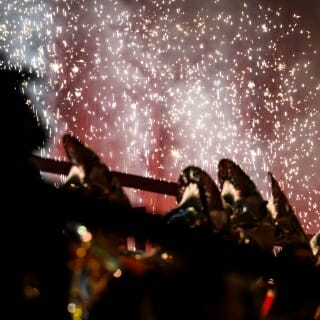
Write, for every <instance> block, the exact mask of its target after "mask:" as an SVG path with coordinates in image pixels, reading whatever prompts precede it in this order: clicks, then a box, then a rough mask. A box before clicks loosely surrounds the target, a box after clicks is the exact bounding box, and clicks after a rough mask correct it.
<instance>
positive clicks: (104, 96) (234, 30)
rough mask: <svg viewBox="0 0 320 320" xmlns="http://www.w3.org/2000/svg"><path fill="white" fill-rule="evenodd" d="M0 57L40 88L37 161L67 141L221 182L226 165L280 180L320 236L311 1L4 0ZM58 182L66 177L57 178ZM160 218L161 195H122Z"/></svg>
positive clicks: (319, 14)
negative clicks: (42, 134) (199, 171)
mask: <svg viewBox="0 0 320 320" xmlns="http://www.w3.org/2000/svg"><path fill="white" fill-rule="evenodd" d="M0 8H1V11H0V50H1V51H5V52H6V53H7V54H8V56H9V58H10V63H11V64H12V65H13V66H14V67H19V66H27V67H28V68H31V69H32V70H35V71H36V72H37V73H38V75H39V79H38V81H37V83H35V84H31V85H30V86H29V87H30V94H31V95H32V97H33V98H34V108H35V111H36V112H37V114H38V116H39V119H40V120H41V121H43V122H44V123H45V124H46V129H47V134H48V138H49V139H48V143H47V145H46V147H45V148H44V149H42V150H39V154H40V155H41V156H44V157H49V158H54V159H60V160H67V159H66V155H65V152H64V150H63V147H62V143H61V138H62V136H63V134H65V133H73V134H74V135H76V136H77V137H79V138H80V139H81V140H82V141H83V142H85V143H86V144H88V145H89V146H90V147H91V149H92V150H94V151H95V152H96V153H97V154H98V155H99V156H100V157H101V159H102V160H103V161H104V162H105V163H106V164H107V165H108V166H109V167H110V168H111V169H112V170H116V171H120V172H127V173H131V174H137V175H141V176H145V177H154V178H157V179H164V180H167V181H177V178H178V175H179V173H180V172H181V171H182V169H183V168H185V167H186V166H188V165H191V164H194V165H197V166H200V167H201V168H203V169H204V170H206V171H207V172H208V173H209V174H210V175H211V176H212V178H213V179H214V180H215V181H217V165H218V162H219V160H220V159H222V158H230V159H232V160H234V161H235V162H236V163H237V164H238V165H240V166H241V167H242V168H243V169H244V170H245V171H246V172H247V173H248V175H249V176H250V177H251V178H252V180H253V181H254V182H255V183H256V185H257V187H258V189H259V190H260V191H261V193H262V195H263V197H264V198H265V199H268V198H269V196H270V192H271V186H270V184H269V180H268V176H267V172H268V171H271V172H272V173H273V175H274V177H275V178H276V179H277V180H278V181H279V183H280V185H281V186H282V188H283V190H284V192H285V193H286V195H287V196H288V198H289V200H290V203H291V204H292V206H293V207H294V209H295V212H296V214H297V216H298V218H299V219H300V221H301V222H302V224H303V227H304V229H305V231H306V232H307V233H314V232H316V231H317V230H318V229H319V228H320V179H319V172H320V162H319V156H320V133H319V128H320V32H319V30H320V2H319V1H318V0H313V1H311V0H304V1H300V0H296V1H292V0H287V1H270V0H265V1H253V0H249V1H240V0H239V1H234V0H220V1H219V0H215V1H204V0H197V1H181V0H176V1H170V0H168V1H158V0H156V1H124V0H119V1H111V0H109V1H107V0H96V1H93V0H92V1H88V0H87V1H84V0H78V1H71V0H69V1H68V0H65V1H62V0H56V1H54V0H46V1H43V0H41V1H36V0H34V1H31V0H29V1H27V0H25V1H12V0H11V1H1V0H0ZM59 179H61V181H63V180H62V177H61V178H60V177H59ZM127 192H128V194H129V196H130V198H131V200H132V203H133V204H134V205H138V206H146V207H147V208H148V211H150V212H156V213H161V212H165V211H166V210H168V209H170V208H171V207H172V206H173V205H174V204H175V203H174V199H173V198H172V197H171V198H170V197H163V196H159V195H155V194H152V195H150V194H147V193H143V192H140V191H138V190H127Z"/></svg>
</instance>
